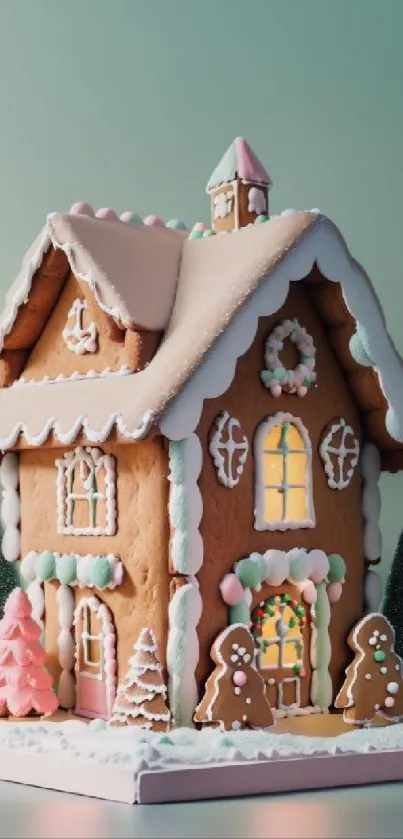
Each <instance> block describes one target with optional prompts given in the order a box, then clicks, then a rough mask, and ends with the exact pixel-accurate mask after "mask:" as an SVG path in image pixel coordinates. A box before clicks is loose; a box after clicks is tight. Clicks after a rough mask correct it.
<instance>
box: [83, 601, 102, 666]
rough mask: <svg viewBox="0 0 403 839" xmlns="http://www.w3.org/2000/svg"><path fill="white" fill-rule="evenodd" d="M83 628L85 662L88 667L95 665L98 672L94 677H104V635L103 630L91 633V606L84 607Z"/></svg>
mask: <svg viewBox="0 0 403 839" xmlns="http://www.w3.org/2000/svg"><path fill="white" fill-rule="evenodd" d="M82 620H83V628H82V632H81V642H82V649H83V664H85V665H86V666H87V667H93V668H94V669H96V670H97V671H98V672H97V673H94V674H93V675H94V677H97V678H102V673H103V668H104V636H103V632H102V630H101V631H100V633H99V634H98V635H93V634H92V633H91V631H90V630H91V610H90V608H89V606H85V607H84V609H83V615H82Z"/></svg>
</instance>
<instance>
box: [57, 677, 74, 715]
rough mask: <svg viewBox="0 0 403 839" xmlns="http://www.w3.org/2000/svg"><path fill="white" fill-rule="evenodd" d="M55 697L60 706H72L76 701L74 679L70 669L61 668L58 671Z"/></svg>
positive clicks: (67, 707)
mask: <svg viewBox="0 0 403 839" xmlns="http://www.w3.org/2000/svg"><path fill="white" fill-rule="evenodd" d="M57 698H58V700H59V705H60V707H61V708H66V709H69V708H74V705H75V703H76V681H75V678H74V676H73V673H71V672H70V670H62V672H61V673H60V678H59V686H58V689H57Z"/></svg>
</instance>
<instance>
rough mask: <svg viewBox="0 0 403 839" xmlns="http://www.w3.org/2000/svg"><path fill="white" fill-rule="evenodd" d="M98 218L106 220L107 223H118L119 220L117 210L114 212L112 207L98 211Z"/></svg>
mask: <svg viewBox="0 0 403 839" xmlns="http://www.w3.org/2000/svg"><path fill="white" fill-rule="evenodd" d="M96 217H97V218H103V219H106V220H107V221H116V219H117V215H116V213H115V210H112V209H111V207H101V209H100V210H97V212H96Z"/></svg>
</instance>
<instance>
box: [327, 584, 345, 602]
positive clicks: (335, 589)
mask: <svg viewBox="0 0 403 839" xmlns="http://www.w3.org/2000/svg"><path fill="white" fill-rule="evenodd" d="M342 591H343V586H342V584H341V583H329V585H328V587H327V596H328V600H329V603H337V601H338V600H340V597H341V593H342Z"/></svg>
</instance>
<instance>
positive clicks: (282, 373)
mask: <svg viewBox="0 0 403 839" xmlns="http://www.w3.org/2000/svg"><path fill="white" fill-rule="evenodd" d="M286 372H287V371H286V369H285V367H277V370H275V371H274V373H273V376H274V378H275V379H283V378H284V376H285V374H286Z"/></svg>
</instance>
